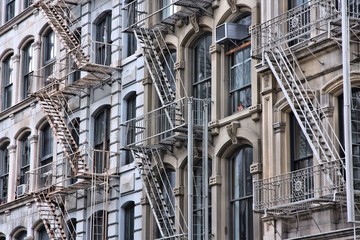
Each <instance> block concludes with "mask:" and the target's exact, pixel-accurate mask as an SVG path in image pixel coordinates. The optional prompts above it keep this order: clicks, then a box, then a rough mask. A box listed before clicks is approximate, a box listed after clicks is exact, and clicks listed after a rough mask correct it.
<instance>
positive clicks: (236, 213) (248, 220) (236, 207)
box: [229, 146, 253, 240]
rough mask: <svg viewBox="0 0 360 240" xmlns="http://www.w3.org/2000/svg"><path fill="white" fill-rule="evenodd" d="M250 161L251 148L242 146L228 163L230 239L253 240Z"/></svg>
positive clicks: (251, 155)
mask: <svg viewBox="0 0 360 240" xmlns="http://www.w3.org/2000/svg"><path fill="white" fill-rule="evenodd" d="M252 161H253V149H252V147H250V146H243V147H241V148H240V149H239V150H238V151H237V153H236V154H235V155H234V156H233V157H232V158H231V159H230V162H229V183H230V211H229V212H230V223H231V225H230V226H231V232H230V234H231V237H230V238H231V239H236V240H240V239H253V212H252V176H251V174H250V165H251V164H252Z"/></svg>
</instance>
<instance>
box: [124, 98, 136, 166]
mask: <svg viewBox="0 0 360 240" xmlns="http://www.w3.org/2000/svg"><path fill="white" fill-rule="evenodd" d="M126 103H127V106H126V120H128V121H129V120H132V119H134V118H135V117H136V93H133V94H131V95H130V97H128V98H127V101H126ZM135 125H136V122H135V120H133V121H130V122H128V126H127V131H126V134H127V136H126V141H127V144H131V143H134V142H135V134H136V128H135ZM133 161H134V157H133V156H132V154H131V152H130V151H127V152H126V159H125V164H129V163H132V162H133Z"/></svg>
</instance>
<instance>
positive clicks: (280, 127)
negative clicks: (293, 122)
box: [273, 122, 286, 133]
mask: <svg viewBox="0 0 360 240" xmlns="http://www.w3.org/2000/svg"><path fill="white" fill-rule="evenodd" d="M285 126H286V124H285V123H284V122H276V123H274V124H273V128H274V133H281V132H284V131H285Z"/></svg>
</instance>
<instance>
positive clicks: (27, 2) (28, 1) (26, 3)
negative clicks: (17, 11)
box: [24, 0, 33, 8]
mask: <svg viewBox="0 0 360 240" xmlns="http://www.w3.org/2000/svg"><path fill="white" fill-rule="evenodd" d="M31 4H33V0H24V8H27V7H30V5H31Z"/></svg>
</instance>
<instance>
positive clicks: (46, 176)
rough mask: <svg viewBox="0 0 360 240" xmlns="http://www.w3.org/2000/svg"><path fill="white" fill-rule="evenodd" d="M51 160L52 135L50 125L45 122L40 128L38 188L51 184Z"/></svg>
mask: <svg viewBox="0 0 360 240" xmlns="http://www.w3.org/2000/svg"><path fill="white" fill-rule="evenodd" d="M52 161H53V135H52V130H51V128H50V125H49V124H48V123H47V124H46V125H45V126H44V127H43V128H42V129H41V130H40V164H39V167H40V169H39V172H38V174H39V178H40V186H39V187H40V188H42V187H47V186H49V185H50V184H52Z"/></svg>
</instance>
